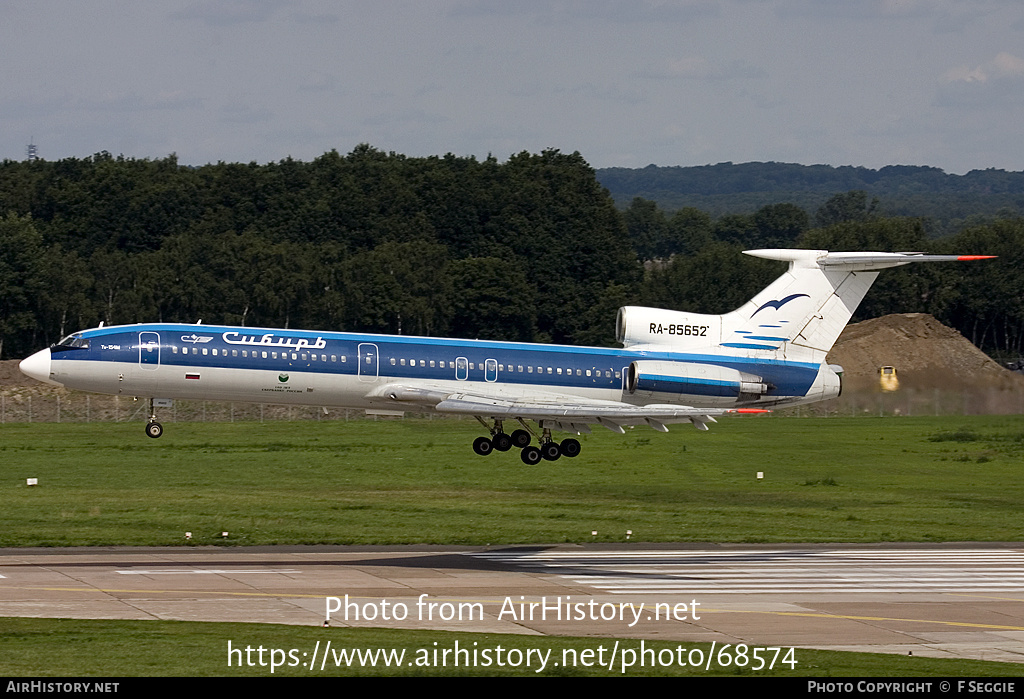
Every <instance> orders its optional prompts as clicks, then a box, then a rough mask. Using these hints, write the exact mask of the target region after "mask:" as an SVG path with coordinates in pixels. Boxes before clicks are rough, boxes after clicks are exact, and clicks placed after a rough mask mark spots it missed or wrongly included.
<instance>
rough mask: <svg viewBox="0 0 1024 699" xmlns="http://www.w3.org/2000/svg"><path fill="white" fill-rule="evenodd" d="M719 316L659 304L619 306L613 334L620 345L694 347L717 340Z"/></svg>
mask: <svg viewBox="0 0 1024 699" xmlns="http://www.w3.org/2000/svg"><path fill="white" fill-rule="evenodd" d="M721 335H722V317H721V316H709V315H704V314H702V313H684V312H682V311H667V310H665V309H662V308H645V307H643V306H623V307H622V308H620V309H619V314H618V316H617V318H616V320H615V337H616V339H617V340H618V341H619V342H621V343H622V345H623V347H631V346H633V345H671V346H672V347H674V348H679V349H682V348H695V347H709V346H712V345H717V344H718V343H719V342H720V341H721Z"/></svg>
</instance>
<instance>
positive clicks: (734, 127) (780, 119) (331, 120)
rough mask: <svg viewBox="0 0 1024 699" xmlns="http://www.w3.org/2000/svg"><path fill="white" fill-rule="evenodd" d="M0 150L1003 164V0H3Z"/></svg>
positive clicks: (1022, 23) (189, 157)
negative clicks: (551, 154)
mask: <svg viewBox="0 0 1024 699" xmlns="http://www.w3.org/2000/svg"><path fill="white" fill-rule="evenodd" d="M0 46H2V47H3V61H2V64H0V158H9V159H15V160H21V159H23V158H24V157H25V146H26V145H27V144H28V143H29V141H30V139H31V140H33V141H34V142H35V143H36V144H37V146H38V148H39V153H40V156H41V157H43V158H45V159H47V160H57V159H60V158H64V157H85V156H88V155H91V154H93V153H95V152H98V151H102V150H106V151H109V152H111V153H113V154H115V155H117V154H124V155H125V156H129V157H134V158H162V157H164V156H166V155H168V154H170V153H176V154H177V155H178V159H179V161H180V162H181V163H185V164H194V165H199V164H203V163H207V162H216V161H219V160H223V161H243V162H248V161H257V162H260V163H265V162H269V161H276V160H280V159H282V158H285V157H288V156H291V157H293V158H297V159H300V160H311V159H313V158H315V157H316V156H318V155H320V154H321V153H324V152H325V151H328V150H331V149H336V150H337V151H339V152H340V153H343V154H344V153H347V152H349V151H351V150H352V148H353V147H355V146H356V145H357V144H359V143H369V144H370V145H372V146H374V147H376V148H379V149H381V150H386V151H396V152H399V153H404V154H406V155H410V156H424V155H435V154H444V153H448V152H451V153H455V154H456V155H461V156H467V155H475V156H477V157H480V158H483V157H486V156H487V155H488V154H493V155H494V156H495V157H497V158H498V159H499V160H505V159H506V158H507V157H508V156H509V155H511V154H513V153H516V152H519V151H523V150H526V151H530V152H538V151H540V150H542V149H545V148H557V149H560V150H562V151H565V152H572V151H579V152H580V153H582V154H583V156H584V157H585V158H586V159H587V161H588V162H590V164H591V165H593V166H594V167H612V166H625V167H642V166H644V165H647V164H650V163H654V164H657V165H703V164H707V163H717V162H723V161H733V162H748V161H768V160H775V161H782V162H796V163H804V164H813V163H826V164H830V165H863V166H867V167H873V168H877V167H882V166H884V165H891V164H910V165H932V166H936V167H940V168H943V169H944V170H946V171H947V172H955V173H964V172H966V171H968V170H972V169H979V168H990V167H994V168H1003V169H1007V170H1018V171H1019V170H1024V2H1021V0H651V1H645V0H420V1H416V2H413V1H398V0H376V1H371V0H354V1H327V0H181V1H178V0H167V1H159V0H158V1H151V2H138V1H137V0H82V1H71V0H66V1H56V0H3V2H2V3H0Z"/></svg>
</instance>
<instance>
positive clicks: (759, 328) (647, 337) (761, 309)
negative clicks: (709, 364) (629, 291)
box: [617, 250, 991, 364]
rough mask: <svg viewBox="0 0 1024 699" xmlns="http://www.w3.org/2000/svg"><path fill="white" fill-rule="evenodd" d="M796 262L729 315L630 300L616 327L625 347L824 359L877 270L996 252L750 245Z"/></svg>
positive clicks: (766, 256) (771, 256)
mask: <svg viewBox="0 0 1024 699" xmlns="http://www.w3.org/2000/svg"><path fill="white" fill-rule="evenodd" d="M744 252H745V254H747V255H752V256H754V257H761V258H764V259H768V260H780V261H785V262H788V263H789V269H788V270H786V272H785V273H784V274H783V275H782V276H780V277H779V278H778V279H776V280H775V281H774V282H772V283H771V284H769V285H768V286H767V287H766V288H765V289H763V290H762V291H761V292H759V293H758V294H757V295H756V296H754V298H752V299H751V300H750V301H747V302H746V303H745V304H743V305H742V306H740V307H739V308H737V309H736V310H735V311H732V312H731V313H726V314H725V315H720V316H712V315H704V314H697V313H686V312H682V311H670V310H664V309H653V308H641V307H636V306H627V307H624V308H621V309H619V318H618V327H617V334H618V338H619V341H620V342H622V343H623V345H624V346H626V347H634V346H638V347H639V346H653V347H664V348H667V349H670V350H673V351H712V352H714V351H716V350H718V349H719V348H728V349H729V350H730V351H732V352H739V353H741V354H742V353H746V354H747V355H748V356H753V357H763V358H778V359H789V360H796V361H807V362H813V363H815V364H819V363H821V362H822V361H824V359H825V355H826V354H827V353H828V351H829V350H830V349H832V345H833V344H834V343H835V341H836V340H837V339H838V338H839V333H841V332H842V331H843V328H844V327H846V324H847V323H848V322H849V321H850V318H851V317H852V316H853V313H854V311H856V310H857V306H858V305H860V302H861V300H863V298H864V295H865V294H866V293H867V292H868V289H870V288H871V284H872V283H874V281H875V278H876V277H877V276H878V272H879V271H881V270H883V269H888V268H889V267H899V266H902V265H906V264H910V263H912V262H954V261H967V260H981V259H989V258H990V257H991V256H988V255H925V254H923V253H917V252H829V251H827V250H746V251H744Z"/></svg>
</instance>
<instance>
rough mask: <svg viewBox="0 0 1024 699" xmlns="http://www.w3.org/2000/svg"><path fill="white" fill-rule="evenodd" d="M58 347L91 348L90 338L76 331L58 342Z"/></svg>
mask: <svg viewBox="0 0 1024 699" xmlns="http://www.w3.org/2000/svg"><path fill="white" fill-rule="evenodd" d="M57 347H63V348H66V349H89V340H88V339H87V338H84V337H82V336H81V335H80V334H79V333H74V334H72V335H68V336H67V337H65V338H64V339H63V340H61V341H60V342H58V343H57Z"/></svg>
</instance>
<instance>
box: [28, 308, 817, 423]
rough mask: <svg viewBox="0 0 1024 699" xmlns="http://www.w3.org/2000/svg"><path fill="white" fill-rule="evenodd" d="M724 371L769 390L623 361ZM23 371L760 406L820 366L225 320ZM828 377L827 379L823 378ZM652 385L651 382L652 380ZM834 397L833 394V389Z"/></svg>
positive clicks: (156, 388) (198, 393)
mask: <svg viewBox="0 0 1024 699" xmlns="http://www.w3.org/2000/svg"><path fill="white" fill-rule="evenodd" d="M637 361H663V362H673V363H679V364H678V365H679V366H687V367H725V368H726V369H728V370H733V371H736V372H742V373H743V374H744V375H756V376H757V377H760V379H761V381H762V382H763V383H764V384H765V385H766V386H767V389H766V391H765V392H764V394H763V395H760V396H757V397H756V399H748V398H744V397H743V396H742V395H740V394H739V393H738V392H737V391H736V390H735V389H734V388H733V387H731V386H729V385H727V384H726V383H724V382H722V381H717V380H715V379H713V378H709V379H707V380H690V381H688V382H687V384H686V388H685V392H680V391H679V390H678V389H673V388H669V389H668V390H665V391H661V390H645V387H644V386H641V387H640V389H639V390H637V389H636V387H635V386H634V387H633V389H634V390H630V387H629V386H628V382H627V378H628V374H629V367H630V365H631V363H633V362H637ZM23 369H24V370H25V371H26V373H29V374H30V375H33V376H35V377H36V378H40V379H42V380H49V381H50V382H53V383H57V384H60V385H63V386H66V387H68V388H72V389H78V390H83V391H91V392H95V393H107V394H115V395H116V394H121V395H129V396H138V397H150V398H152V397H158V398H179V399H207V400H223V401H245V402H257V403H282V404H293V405H315V406H324V407H346V408H358V409H367V410H374V409H380V410H384V409H388V408H390V409H392V410H393V409H395V406H394V405H393V402H392V403H391V404H390V405H389V401H388V400H387V399H386V396H384V395H382V394H381V392H380V391H379V390H378V389H379V388H380V387H382V386H386V385H389V384H394V383H399V384H402V385H405V386H417V387H423V388H428V389H437V390H443V391H460V390H463V391H470V390H473V388H474V387H479V388H486V389H487V392H488V393H489V394H495V395H502V396H509V397H514V396H520V395H530V396H536V395H537V394H538V392H540V393H550V394H552V395H553V396H566V395H571V396H579V397H583V398H587V399H594V400H609V401H621V402H623V403H628V404H631V405H647V404H680V405H688V406H693V407H709V408H710V407H719V408H720V407H736V406H740V405H745V404H750V405H754V404H756V405H758V406H769V405H777V404H780V403H795V402H803V401H805V400H820V399H821V398H823V397H830V396H825V395H818V394H819V393H821V391H822V390H823V389H822V386H820V385H818V384H821V382H822V380H823V376H822V375H823V371H828V370H827V367H824V366H821V365H815V364H808V363H801V362H792V361H785V360H777V359H759V358H752V357H747V356H727V355H723V354H720V353H719V354H715V353H712V352H707V353H702V352H674V351H670V350H668V349H666V348H660V347H648V348H636V347H631V348H629V349H613V348H599V347H574V346H565V345H544V344H531V343H514V342H493V341H480V340H461V339H442V338H429V337H409V336H393V335H378V334H362V333H340V332H318V331H306V330H282V329H269V328H247V327H232V326H207V325H185V324H165V323H157V324H139V325H127V326H110V327H101V328H94V329H91V330H85V331H82V332H79V333H75V334H74V335H71V336H69V337H68V338H65V339H64V340H63V341H62V342H61V343H60V344H58V345H54V346H53V347H51V348H49V349H47V350H42V351H41V352H39V353H37V354H36V355H33V357H30V358H29V359H27V360H25V363H24V364H23ZM826 378H827V377H826ZM654 385H655V386H657V384H654ZM833 395H834V391H833Z"/></svg>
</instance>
